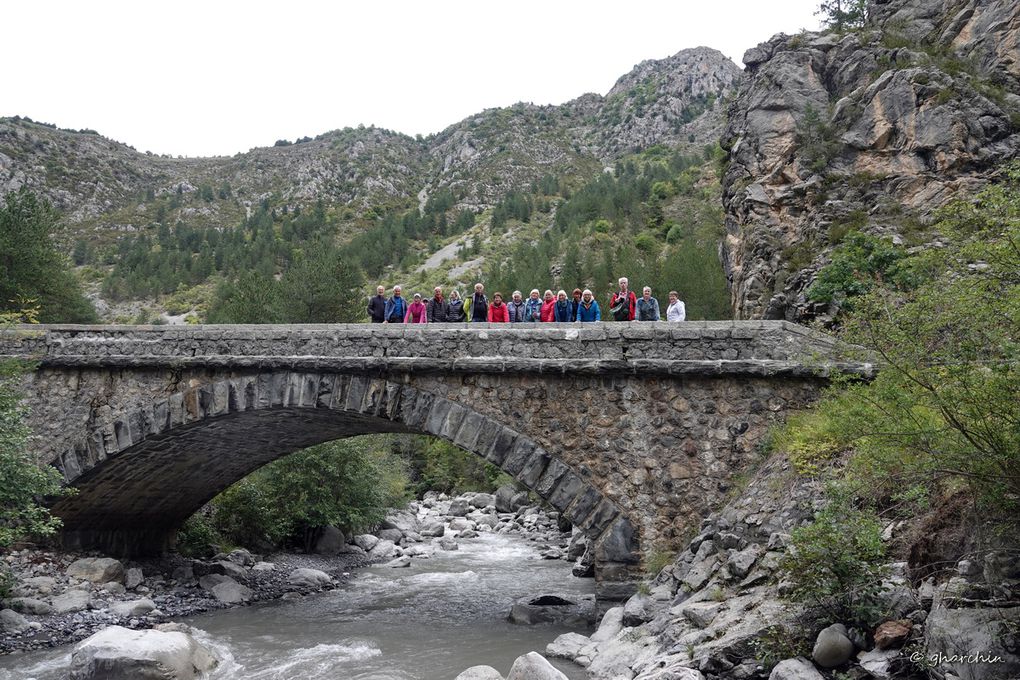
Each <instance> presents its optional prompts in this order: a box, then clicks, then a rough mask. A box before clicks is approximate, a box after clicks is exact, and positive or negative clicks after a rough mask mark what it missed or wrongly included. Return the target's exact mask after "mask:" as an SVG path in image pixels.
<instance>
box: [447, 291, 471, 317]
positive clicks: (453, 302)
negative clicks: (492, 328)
mask: <svg viewBox="0 0 1020 680" xmlns="http://www.w3.org/2000/svg"><path fill="white" fill-rule="evenodd" d="M446 304H447V307H446V320H447V322H449V323H464V322H465V321H467V312H465V311H464V301H463V300H461V299H460V293H458V292H457V291H451V292H450V301H449V302H448V303H446Z"/></svg>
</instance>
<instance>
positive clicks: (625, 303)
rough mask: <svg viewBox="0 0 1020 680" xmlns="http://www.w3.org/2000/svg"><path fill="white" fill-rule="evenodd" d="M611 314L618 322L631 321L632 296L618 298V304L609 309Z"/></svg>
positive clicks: (618, 296)
mask: <svg viewBox="0 0 1020 680" xmlns="http://www.w3.org/2000/svg"><path fill="white" fill-rule="evenodd" d="M609 313H610V314H612V315H613V318H614V319H616V320H617V321H630V296H629V295H624V296H620V295H617V296H616V304H614V305H613V306H612V307H610V308H609Z"/></svg>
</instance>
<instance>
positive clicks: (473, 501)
mask: <svg viewBox="0 0 1020 680" xmlns="http://www.w3.org/2000/svg"><path fill="white" fill-rule="evenodd" d="M468 503H469V504H470V505H471V507H474V508H479V509H485V508H487V507H489V506H490V505H493V506H494V505H496V497H495V496H494V495H493V494H491V493H476V494H475V495H474V496H472V497H471V498H470V499H469V500H468Z"/></svg>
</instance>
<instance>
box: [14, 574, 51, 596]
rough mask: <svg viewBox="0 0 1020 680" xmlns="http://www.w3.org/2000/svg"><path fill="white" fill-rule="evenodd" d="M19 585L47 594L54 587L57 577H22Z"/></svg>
mask: <svg viewBox="0 0 1020 680" xmlns="http://www.w3.org/2000/svg"><path fill="white" fill-rule="evenodd" d="M19 585H20V586H21V587H23V588H27V589H28V590H30V591H31V592H33V593H39V594H40V595H49V594H50V593H52V592H53V589H54V588H55V587H56V585H57V579H55V578H53V577H52V576H33V577H31V578H26V579H22V580H21V583H20V584H19Z"/></svg>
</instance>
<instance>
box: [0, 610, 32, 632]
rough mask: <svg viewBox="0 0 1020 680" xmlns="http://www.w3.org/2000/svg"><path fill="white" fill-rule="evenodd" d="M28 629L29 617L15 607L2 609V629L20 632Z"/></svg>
mask: <svg viewBox="0 0 1020 680" xmlns="http://www.w3.org/2000/svg"><path fill="white" fill-rule="evenodd" d="M26 629H28V619H26V618H25V617H24V616H22V615H21V614H19V613H18V612H16V611H14V610H13V609H2V610H0V630H2V631H3V632H5V633H20V632H21V631H23V630H26Z"/></svg>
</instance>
